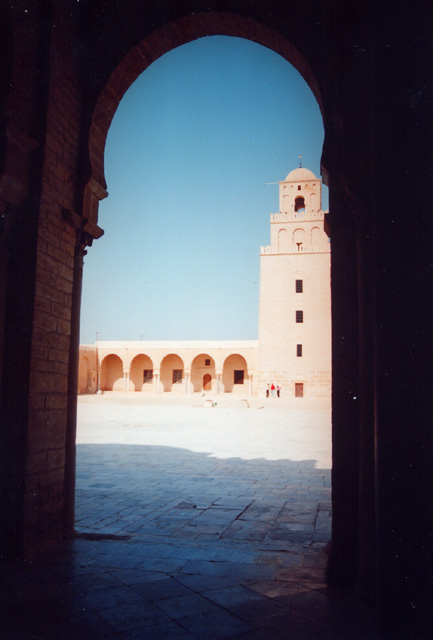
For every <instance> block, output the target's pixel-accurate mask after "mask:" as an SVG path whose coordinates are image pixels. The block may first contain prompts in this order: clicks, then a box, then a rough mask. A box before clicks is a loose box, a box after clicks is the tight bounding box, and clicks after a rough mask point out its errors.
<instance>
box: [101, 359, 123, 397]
mask: <svg viewBox="0 0 433 640" xmlns="http://www.w3.org/2000/svg"><path fill="white" fill-rule="evenodd" d="M123 390H124V381H123V362H122V360H121V359H120V358H119V356H118V355H116V354H114V353H111V354H110V355H108V356H105V358H104V359H103V360H102V363H101V391H123Z"/></svg>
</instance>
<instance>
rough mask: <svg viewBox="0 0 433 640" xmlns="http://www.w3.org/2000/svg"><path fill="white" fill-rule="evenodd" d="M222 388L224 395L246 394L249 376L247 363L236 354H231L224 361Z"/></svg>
mask: <svg viewBox="0 0 433 640" xmlns="http://www.w3.org/2000/svg"><path fill="white" fill-rule="evenodd" d="M222 379H223V387H224V392H225V393H247V392H248V389H249V375H248V365H247V361H246V360H245V358H244V357H243V356H241V355H240V354H238V353H233V354H232V355H230V356H228V357H227V358H226V359H225V360H224V365H223V378H222Z"/></svg>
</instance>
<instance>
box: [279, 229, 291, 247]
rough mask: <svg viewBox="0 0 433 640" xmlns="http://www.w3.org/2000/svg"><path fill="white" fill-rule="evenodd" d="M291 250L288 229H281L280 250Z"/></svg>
mask: <svg viewBox="0 0 433 640" xmlns="http://www.w3.org/2000/svg"><path fill="white" fill-rule="evenodd" d="M288 248H289V232H288V231H287V229H280V231H279V232H278V250H279V251H283V250H284V249H288Z"/></svg>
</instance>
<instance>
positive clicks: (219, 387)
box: [216, 370, 223, 395]
mask: <svg viewBox="0 0 433 640" xmlns="http://www.w3.org/2000/svg"><path fill="white" fill-rule="evenodd" d="M222 375H223V372H222V371H221V370H219V371H216V376H217V394H218V395H220V394H221V393H222V388H223V386H222Z"/></svg>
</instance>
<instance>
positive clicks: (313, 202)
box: [310, 193, 319, 213]
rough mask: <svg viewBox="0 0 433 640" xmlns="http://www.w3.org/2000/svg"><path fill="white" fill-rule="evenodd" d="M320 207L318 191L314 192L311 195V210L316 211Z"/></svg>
mask: <svg viewBox="0 0 433 640" xmlns="http://www.w3.org/2000/svg"><path fill="white" fill-rule="evenodd" d="M318 209H319V202H318V198H317V193H312V194H311V195H310V211H311V213H316V211H318Z"/></svg>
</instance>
